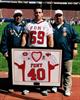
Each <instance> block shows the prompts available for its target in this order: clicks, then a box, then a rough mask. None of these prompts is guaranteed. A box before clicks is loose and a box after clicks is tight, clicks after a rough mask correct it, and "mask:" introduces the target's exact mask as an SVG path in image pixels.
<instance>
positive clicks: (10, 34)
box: [1, 10, 24, 88]
mask: <svg viewBox="0 0 80 100" xmlns="http://www.w3.org/2000/svg"><path fill="white" fill-rule="evenodd" d="M22 16H23V12H22V11H21V10H15V11H14V14H13V18H14V21H13V22H11V23H9V24H8V25H7V26H6V27H5V28H4V31H3V35H2V39H1V51H2V53H3V55H4V56H5V57H6V59H7V61H8V67H9V71H8V76H9V80H10V86H11V84H12V68H11V49H12V48H20V47H21V37H22V34H23V32H24V24H23V17H22ZM10 88H12V87H10Z"/></svg>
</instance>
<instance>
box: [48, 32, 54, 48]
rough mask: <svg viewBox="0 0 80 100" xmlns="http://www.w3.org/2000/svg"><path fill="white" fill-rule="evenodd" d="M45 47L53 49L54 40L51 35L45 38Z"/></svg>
mask: <svg viewBox="0 0 80 100" xmlns="http://www.w3.org/2000/svg"><path fill="white" fill-rule="evenodd" d="M47 45H48V47H54V39H53V35H52V34H50V35H48V36H47Z"/></svg>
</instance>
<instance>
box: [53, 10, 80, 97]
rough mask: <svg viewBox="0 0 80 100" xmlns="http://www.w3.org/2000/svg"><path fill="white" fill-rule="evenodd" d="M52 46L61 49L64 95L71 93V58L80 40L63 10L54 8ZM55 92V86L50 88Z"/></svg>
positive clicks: (75, 52)
mask: <svg viewBox="0 0 80 100" xmlns="http://www.w3.org/2000/svg"><path fill="white" fill-rule="evenodd" d="M54 19H55V22H54V24H53V25H52V26H53V29H54V48H55V49H62V76H63V88H64V94H65V95H66V96H70V95H71V87H72V77H71V73H72V59H73V57H74V56H76V55H77V42H80V39H79V37H78V34H77V32H76V31H75V30H74V29H73V27H72V26H70V24H69V23H67V22H66V21H65V19H64V15H63V11H62V10H60V9H58V10H55V16H54ZM52 90H53V91H55V92H57V88H55V87H54V88H52Z"/></svg>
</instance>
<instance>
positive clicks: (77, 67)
mask: <svg viewBox="0 0 80 100" xmlns="http://www.w3.org/2000/svg"><path fill="white" fill-rule="evenodd" d="M5 26H6V23H3V24H2V25H0V41H1V36H2V31H3V29H4V27H5ZM74 28H75V30H76V31H77V32H78V33H79V35H80V25H75V26H74ZM0 71H8V66H7V61H6V59H5V57H4V56H3V55H2V54H1V53H0ZM72 73H73V74H78V75H80V44H78V56H77V57H76V58H75V59H74V60H73V71H72Z"/></svg>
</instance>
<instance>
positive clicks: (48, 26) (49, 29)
mask: <svg viewBox="0 0 80 100" xmlns="http://www.w3.org/2000/svg"><path fill="white" fill-rule="evenodd" d="M53 33H54V32H53V28H52V26H51V24H50V23H47V35H50V34H52V35H53Z"/></svg>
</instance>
